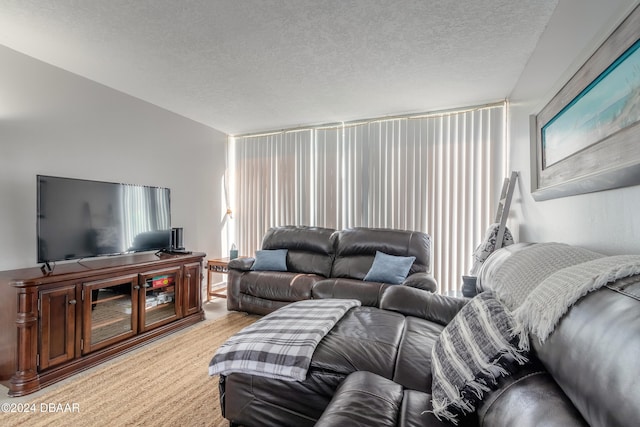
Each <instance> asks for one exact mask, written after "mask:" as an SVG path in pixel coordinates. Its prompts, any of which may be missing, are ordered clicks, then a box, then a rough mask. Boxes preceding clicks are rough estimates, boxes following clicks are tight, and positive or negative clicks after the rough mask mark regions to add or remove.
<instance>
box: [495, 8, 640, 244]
mask: <svg viewBox="0 0 640 427" xmlns="http://www.w3.org/2000/svg"><path fill="white" fill-rule="evenodd" d="M637 4H638V1H636V0H607V1H602V0H561V1H560V3H559V5H558V7H557V9H556V11H555V13H554V15H553V17H552V19H551V21H550V23H549V25H548V27H547V29H546V30H545V32H544V34H543V36H542V38H541V39H540V42H539V44H538V46H537V49H536V51H535V52H534V55H533V56H532V57H531V59H530V60H529V63H528V64H527V67H526V69H525V70H524V72H523V74H522V76H521V78H520V80H519V82H518V84H517V85H516V88H515V90H514V91H513V93H512V95H511V97H510V99H511V108H510V121H511V123H510V131H511V135H510V166H511V169H513V170H518V171H520V180H519V186H518V189H517V190H516V193H515V195H514V204H513V205H512V210H511V216H510V219H509V223H508V225H509V227H510V228H511V229H512V231H514V232H515V234H516V235H517V239H518V241H529V242H534V241H558V242H564V243H569V244H575V245H579V246H583V247H586V248H589V249H592V250H598V251H601V252H603V253H607V254H618V253H640V186H634V187H628V188H623V189H616V190H609V191H604V192H599V193H592V194H584V195H577V196H571V197H564V198H560V199H553V200H547V201H541V202H536V201H534V200H533V198H532V196H531V181H530V178H531V168H530V145H529V144H530V141H529V115H531V114H537V113H538V112H539V111H540V110H541V109H542V108H543V107H544V106H545V105H546V103H547V102H549V100H550V99H551V98H552V97H553V96H554V95H555V94H556V93H557V92H558V90H560V89H561V87H562V86H563V85H564V84H565V83H566V82H567V80H569V79H570V78H571V76H572V75H573V74H574V73H575V72H576V71H577V70H578V69H579V68H580V66H581V65H582V64H583V63H584V62H585V61H586V60H587V59H588V58H589V56H590V55H591V54H592V53H593V52H594V51H595V50H596V49H597V48H598V46H600V44H601V43H602V42H603V41H604V40H605V39H606V38H607V36H608V35H609V34H611V32H612V31H613V30H614V29H615V28H616V27H617V26H618V24H620V22H622V20H623V19H624V17H626V16H627V14H628V13H629V12H630V11H631V10H632V9H633V7H634V6H635V5H637ZM639 143H640V142H639Z"/></svg>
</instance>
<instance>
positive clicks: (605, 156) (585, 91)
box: [531, 6, 640, 200]
mask: <svg viewBox="0 0 640 427" xmlns="http://www.w3.org/2000/svg"><path fill="white" fill-rule="evenodd" d="M531 142H532V158H533V159H535V165H532V174H531V176H532V194H533V197H534V199H535V200H547V199H552V198H557V197H564V196H570V195H575V194H582V193H590V192H594V191H602V190H608V189H613V188H619V187H624V186H629V185H636V184H640V6H638V7H636V8H635V9H634V10H633V11H632V12H631V14H630V15H629V16H628V17H627V18H626V19H625V20H624V21H623V23H622V24H620V26H619V27H618V28H616V30H615V31H614V32H613V33H612V34H611V36H609V38H608V39H607V40H606V41H605V42H604V43H603V44H602V45H601V46H600V47H599V48H598V49H597V50H596V52H595V53H594V54H593V55H592V56H591V57H590V58H589V59H588V60H587V62H586V63H585V64H584V65H583V66H582V67H581V68H580V69H579V70H578V72H577V73H576V74H575V75H574V76H573V77H572V78H571V79H570V80H569V81H568V82H567V84H566V85H565V86H564V87H563V88H562V89H561V90H560V91H559V92H558V93H557V94H556V95H555V96H554V97H553V99H551V101H550V102H549V103H548V104H547V105H546V106H545V107H544V108H543V109H542V111H540V113H539V114H537V115H535V116H532V117H531ZM534 166H535V168H534Z"/></svg>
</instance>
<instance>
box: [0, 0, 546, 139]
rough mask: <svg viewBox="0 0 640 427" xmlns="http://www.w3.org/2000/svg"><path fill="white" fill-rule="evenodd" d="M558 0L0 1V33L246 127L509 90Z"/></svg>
mask: <svg viewBox="0 0 640 427" xmlns="http://www.w3.org/2000/svg"><path fill="white" fill-rule="evenodd" d="M557 3H558V0H527V1H513V0H465V1H446V0H441V1H436V0H395V1H380V0H82V1H77V0H55V1H46V0H2V1H0V44H3V45H5V46H7V47H9V48H12V49H14V50H17V51H19V52H23V53H25V54H27V55H30V56H33V57H35V58H37V59H40V60H42V61H45V62H47V63H50V64H53V65H55V66H58V67H60V68H63V69H65V70H68V71H71V72H73V73H76V74H79V75H81V76H84V77H87V78H89V79H91V80H94V81H97V82H99V83H102V84H104V85H106V86H109V87H112V88H114V89H117V90H120V91H122V92H125V93H128V94H130V95H133V96H135V97H138V98H141V99H143V100H146V101H148V102H150V103H153V104H156V105H158V106H160V107H163V108H165V109H167V110H170V111H173V112H175V113H178V114H181V115H183V116H186V117H189V118H191V119H193V120H196V121H198V122H201V123H204V124H207V125H209V126H211V127H213V128H216V129H218V130H221V131H223V132H225V133H230V134H239V133H247V132H254V131H264V130H272V129H282V128H290V127H296V126H300V125H308V124H318V123H329V122H335V121H349V120H355V119H360V118H368V117H378V116H385V115H394V114H405V113H413V112H426V111H434V110H439V109H446V108H452V107H461V106H470V105H476V104H481V103H485V102H493V101H496V100H500V99H504V98H506V97H508V96H509V94H510V92H511V90H512V89H513V87H514V85H515V84H516V82H517V80H518V77H519V76H520V74H521V72H522V70H523V69H524V67H525V64H526V62H527V60H528V58H529V56H530V55H531V53H532V52H533V49H534V48H535V46H536V43H537V41H538V39H539V37H540V35H541V34H542V32H543V30H544V28H545V26H546V24H547V22H548V21H549V19H550V17H551V14H552V13H553V11H554V9H555V7H556V5H557Z"/></svg>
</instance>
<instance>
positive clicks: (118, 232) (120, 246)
mask: <svg viewBox="0 0 640 427" xmlns="http://www.w3.org/2000/svg"><path fill="white" fill-rule="evenodd" d="M37 195H38V200H37V237H38V262H39V263H40V262H45V263H46V262H49V261H61V260H72V259H81V258H88V257H96V256H103V255H119V254H124V253H129V252H141V251H151V250H161V249H170V248H171V195H170V190H169V189H168V188H160V187H149V186H143V185H132V184H118V183H113V182H101V181H89V180H84V179H73V178H62V177H55V176H44V175H38V176H37Z"/></svg>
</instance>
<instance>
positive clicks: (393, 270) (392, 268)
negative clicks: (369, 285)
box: [364, 251, 416, 285]
mask: <svg viewBox="0 0 640 427" xmlns="http://www.w3.org/2000/svg"><path fill="white" fill-rule="evenodd" d="M415 260H416V257H414V256H395V255H388V254H385V253H384V252H380V251H376V257H375V258H374V260H373V264H372V265H371V268H370V269H369V272H368V273H367V275H366V276H364V280H365V281H366V282H381V283H389V284H391V285H399V284H400V283H402V282H403V281H404V279H406V278H407V274H409V270H411V266H412V265H413V261H415Z"/></svg>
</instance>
